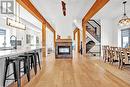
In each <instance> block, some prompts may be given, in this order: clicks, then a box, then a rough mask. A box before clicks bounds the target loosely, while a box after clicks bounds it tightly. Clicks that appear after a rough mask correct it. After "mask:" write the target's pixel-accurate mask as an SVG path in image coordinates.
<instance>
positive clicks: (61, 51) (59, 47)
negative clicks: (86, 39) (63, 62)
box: [55, 39, 72, 58]
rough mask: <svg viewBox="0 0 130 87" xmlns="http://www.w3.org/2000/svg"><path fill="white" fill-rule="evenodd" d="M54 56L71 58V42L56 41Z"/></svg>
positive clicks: (64, 40)
mask: <svg viewBox="0 0 130 87" xmlns="http://www.w3.org/2000/svg"><path fill="white" fill-rule="evenodd" d="M55 56H56V58H72V40H71V39H60V40H56V49H55Z"/></svg>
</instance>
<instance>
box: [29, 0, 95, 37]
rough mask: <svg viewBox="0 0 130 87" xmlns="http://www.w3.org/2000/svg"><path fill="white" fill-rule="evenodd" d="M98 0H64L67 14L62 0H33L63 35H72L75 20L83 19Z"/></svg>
mask: <svg viewBox="0 0 130 87" xmlns="http://www.w3.org/2000/svg"><path fill="white" fill-rule="evenodd" d="M95 1H96V0H64V2H65V3H66V8H67V16H63V14H62V5H61V0H31V2H32V3H33V5H34V6H35V7H36V8H37V10H38V11H39V12H40V13H41V14H42V15H43V16H44V17H45V19H46V20H47V21H48V22H49V23H50V24H51V25H52V26H53V27H54V28H55V29H56V32H57V34H59V35H61V36H68V35H70V36H71V35H72V31H73V30H74V28H75V26H74V24H73V22H74V20H82V18H83V17H84V15H85V14H86V13H87V11H88V10H89V9H90V7H91V6H92V5H93V3H94V2H95Z"/></svg>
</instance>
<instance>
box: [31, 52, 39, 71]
mask: <svg viewBox="0 0 130 87" xmlns="http://www.w3.org/2000/svg"><path fill="white" fill-rule="evenodd" d="M29 54H32V55H33V56H34V61H32V63H33V62H34V64H35V69H36V73H37V62H38V65H39V68H40V69H41V64H40V57H39V53H38V52H37V51H33V52H30V53H29Z"/></svg>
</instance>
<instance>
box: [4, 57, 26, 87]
mask: <svg viewBox="0 0 130 87" xmlns="http://www.w3.org/2000/svg"><path fill="white" fill-rule="evenodd" d="M22 61H23V58H19V57H13V58H9V57H7V58H6V60H5V71H4V80H3V87H5V83H6V80H15V82H16V81H17V85H18V87H21V79H20V63H21V62H22ZM26 63H27V62H26ZM10 64H13V73H11V74H10V75H8V76H7V70H8V67H9V65H10ZM25 68H27V67H25ZM13 74H14V79H9V77H10V76H11V75H13Z"/></svg>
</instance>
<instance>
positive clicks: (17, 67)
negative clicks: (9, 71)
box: [15, 60, 21, 87]
mask: <svg viewBox="0 0 130 87" xmlns="http://www.w3.org/2000/svg"><path fill="white" fill-rule="evenodd" d="M19 66H20V62H19V61H18V60H16V61H15V68H16V72H15V73H16V76H17V86H18V87H21V80H20V72H19V71H20V70H19Z"/></svg>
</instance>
